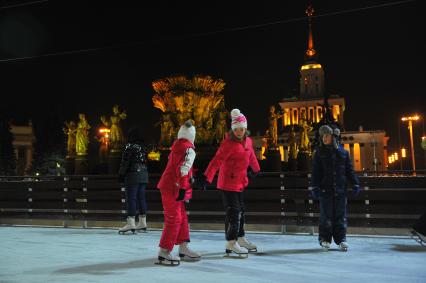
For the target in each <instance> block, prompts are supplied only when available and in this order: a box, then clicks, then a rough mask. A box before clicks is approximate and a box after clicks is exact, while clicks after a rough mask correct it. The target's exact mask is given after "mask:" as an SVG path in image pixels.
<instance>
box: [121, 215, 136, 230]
mask: <svg viewBox="0 0 426 283" xmlns="http://www.w3.org/2000/svg"><path fill="white" fill-rule="evenodd" d="M135 229H136V225H135V217H134V216H127V223H126V225H124V227H122V228H120V229H119V230H118V234H121V235H124V234H126V233H127V232H129V231H132V233H133V234H134V233H135Z"/></svg>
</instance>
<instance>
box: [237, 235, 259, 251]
mask: <svg viewBox="0 0 426 283" xmlns="http://www.w3.org/2000/svg"><path fill="white" fill-rule="evenodd" d="M237 242H238V244H239V245H240V247H243V248H246V249H247V250H248V252H249V253H257V247H256V245H255V244H253V243H252V242H250V241H249V240H247V239H246V237H239V238H238V241H237Z"/></svg>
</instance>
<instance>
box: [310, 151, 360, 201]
mask: <svg viewBox="0 0 426 283" xmlns="http://www.w3.org/2000/svg"><path fill="white" fill-rule="evenodd" d="M348 179H349V181H350V182H351V183H352V184H353V185H359V180H358V176H357V175H356V174H355V171H354V169H353V166H352V162H351V159H350V156H349V153H348V152H347V151H346V150H345V149H344V148H343V147H341V146H339V147H338V148H337V149H335V148H334V147H333V146H326V145H322V146H320V147H318V149H317V150H315V152H314V156H313V161H312V179H311V186H312V187H313V188H320V191H321V193H346V181H347V180H348Z"/></svg>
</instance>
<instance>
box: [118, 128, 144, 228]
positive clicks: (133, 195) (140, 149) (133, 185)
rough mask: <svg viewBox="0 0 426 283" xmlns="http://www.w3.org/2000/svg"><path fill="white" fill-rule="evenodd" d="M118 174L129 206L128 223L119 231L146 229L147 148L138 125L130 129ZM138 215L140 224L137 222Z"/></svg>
mask: <svg viewBox="0 0 426 283" xmlns="http://www.w3.org/2000/svg"><path fill="white" fill-rule="evenodd" d="M118 175H119V179H120V182H123V183H124V186H125V188H126V207H127V223H126V225H125V226H124V227H122V228H120V229H119V233H120V234H124V233H126V232H129V231H132V232H135V231H146V227H147V225H146V212H147V205H146V196H145V195H146V194H145V189H146V185H147V183H148V169H147V148H146V147H145V145H144V142H143V138H142V131H141V129H139V128H138V127H133V128H131V129H130V130H129V134H128V139H127V144H126V146H125V148H124V152H123V156H122V159H121V163H120V169H119V171H118ZM137 215H139V222H138V224H136V223H135V218H136V216H137Z"/></svg>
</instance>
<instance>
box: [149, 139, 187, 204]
mask: <svg viewBox="0 0 426 283" xmlns="http://www.w3.org/2000/svg"><path fill="white" fill-rule="evenodd" d="M194 158H195V152H194V145H193V144H192V142H190V141H189V140H187V139H178V140H176V141H175V142H174V143H173V145H172V149H171V152H170V154H169V160H168V162H167V166H166V169H165V170H164V172H163V175H162V176H161V178H160V181H159V182H158V185H157V188H158V189H160V190H172V191H173V192H174V193H175V195H176V197H177V196H178V194H179V189H185V190H186V194H185V198H184V200H188V199H190V198H191V197H192V188H191V185H190V183H189V179H190V178H191V177H192V164H193V162H194ZM182 167H186V168H187V169H186V171H187V172H188V173H187V174H184V173H182ZM184 171H185V170H184Z"/></svg>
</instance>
